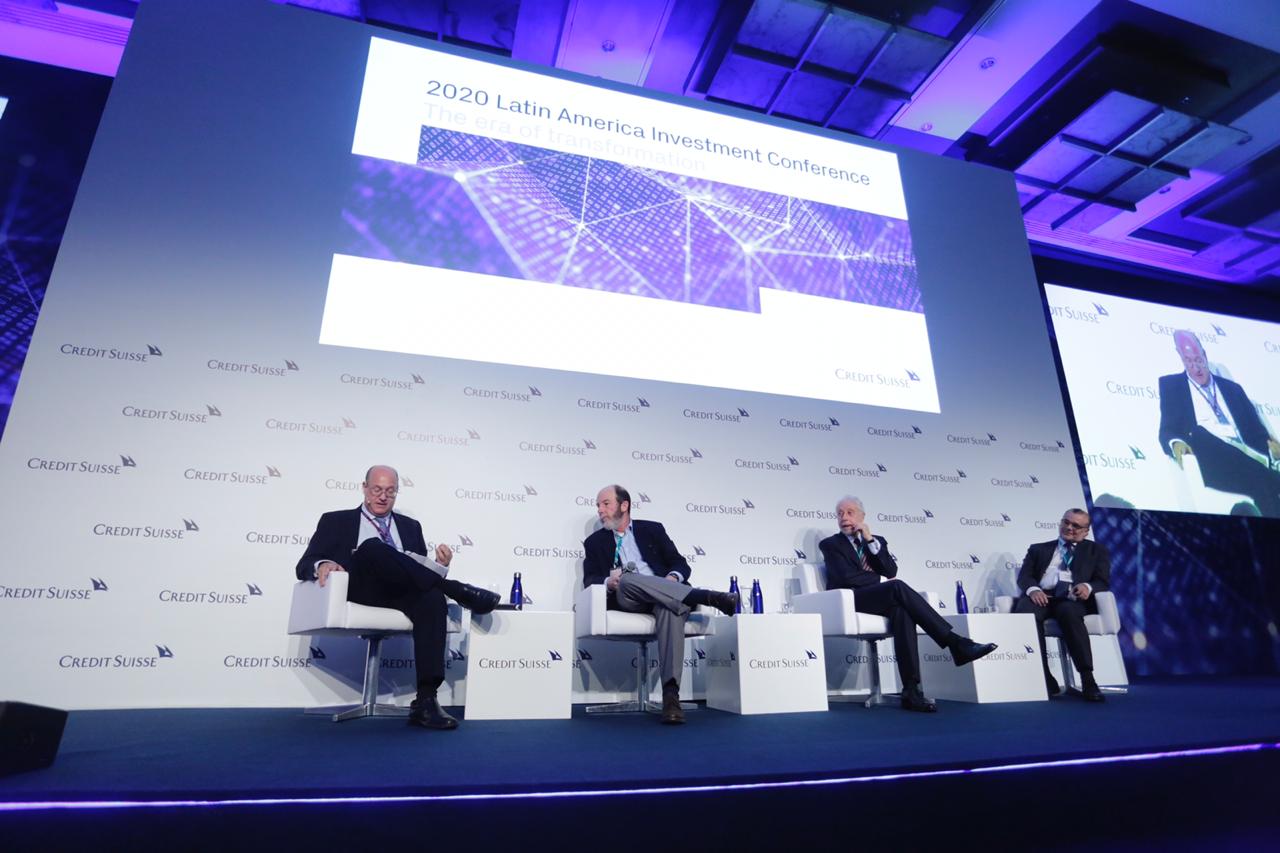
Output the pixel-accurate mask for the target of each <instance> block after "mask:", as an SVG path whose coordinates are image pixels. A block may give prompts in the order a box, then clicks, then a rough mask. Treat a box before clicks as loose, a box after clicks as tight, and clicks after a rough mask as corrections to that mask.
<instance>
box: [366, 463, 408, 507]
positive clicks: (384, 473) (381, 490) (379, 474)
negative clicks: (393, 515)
mask: <svg viewBox="0 0 1280 853" xmlns="http://www.w3.org/2000/svg"><path fill="white" fill-rule="evenodd" d="M363 489H364V506H365V509H367V510H368V511H369V512H370V513H371V514H372V515H376V516H379V517H381V516H384V515H386V514H387V513H389V512H391V508H392V507H393V506H395V505H396V495H397V494H399V492H400V475H399V474H398V473H396V469H395V468H392V467H391V466H390V465H374V466H373V467H372V468H370V469H369V470H368V471H366V472H365V473H364V483H363Z"/></svg>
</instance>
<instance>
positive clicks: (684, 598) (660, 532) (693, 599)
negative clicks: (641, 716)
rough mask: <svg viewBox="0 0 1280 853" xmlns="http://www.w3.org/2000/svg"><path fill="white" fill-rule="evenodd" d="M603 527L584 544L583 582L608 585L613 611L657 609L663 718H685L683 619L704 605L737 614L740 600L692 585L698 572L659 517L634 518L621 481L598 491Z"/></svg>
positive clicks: (674, 720)
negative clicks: (735, 611)
mask: <svg viewBox="0 0 1280 853" xmlns="http://www.w3.org/2000/svg"><path fill="white" fill-rule="evenodd" d="M596 515H597V516H599V518H600V524H601V525H602V526H601V528H600V529H599V530H597V531H596V532H595V533H592V534H591V535H590V536H588V537H587V538H586V539H585V540H584V541H583V543H582V546H583V549H584V551H585V557H584V559H583V563H582V586H583V587H584V588H585V587H588V586H591V585H592V584H604V585H605V587H606V588H607V589H608V590H609V593H608V607H609V609H610V610H626V611H630V612H632V613H652V614H653V617H654V621H655V622H656V623H657V624H656V629H657V630H656V635H657V640H658V673H659V677H660V678H661V679H662V722H663V723H666V724H679V723H683V722H684V710H683V709H681V707H680V675H681V673H682V672H683V671H684V623H685V620H686V619H687V618H688V616H689V611H690V610H691V609H692V608H694V607H697V606H699V605H702V604H705V605H709V606H711V607H715V608H717V609H719V610H720V612H722V613H724V614H725V615H726V616H732V615H733V611H734V608H735V605H736V604H737V601H738V599H737V598H736V597H735V596H733V595H731V594H729V593H727V592H716V591H715V590H709V589H698V588H696V587H692V586H690V585H689V575H691V574H692V573H693V570H692V569H691V568H689V563H688V561H687V560H685V558H684V556H683V555H682V554H681V553H680V551H679V550H678V549H677V548H676V545H675V543H674V542H672V541H671V537H670V536H668V535H667V530H666V528H665V527H663V526H662V525H661V524H659V523H658V522H656V521H639V520H633V519H632V518H631V493H630V492H628V491H627V490H626V489H624V488H623V487H622V486H619V485H611V486H605V487H604V488H603V489H601V490H600V492H599V493H598V494H597V495H596Z"/></svg>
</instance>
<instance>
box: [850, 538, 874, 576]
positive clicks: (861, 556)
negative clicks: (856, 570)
mask: <svg viewBox="0 0 1280 853" xmlns="http://www.w3.org/2000/svg"><path fill="white" fill-rule="evenodd" d="M853 550H854V551H856V552H857V553H858V565H859V566H861V567H862V570H863V571H864V572H869V571H871V563H870V562H869V561H868V560H867V548H866V546H865V545H854V546H853Z"/></svg>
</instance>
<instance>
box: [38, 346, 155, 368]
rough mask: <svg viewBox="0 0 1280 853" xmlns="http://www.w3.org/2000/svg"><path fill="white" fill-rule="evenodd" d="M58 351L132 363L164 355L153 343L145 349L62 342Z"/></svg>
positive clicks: (71, 354) (77, 355) (75, 356)
mask: <svg viewBox="0 0 1280 853" xmlns="http://www.w3.org/2000/svg"><path fill="white" fill-rule="evenodd" d="M58 352H60V353H62V354H63V355H69V356H72V357H74V358H90V359H97V360H100V361H126V362H132V363H134V364H141V363H143V362H145V361H147V360H148V359H155V358H159V357H160V356H163V355H164V353H162V352H161V351H160V347H158V346H155V345H154V344H147V345H146V349H142V348H140V347H109V346H93V345H87V344H63V345H62V346H60V347H58Z"/></svg>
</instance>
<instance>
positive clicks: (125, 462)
mask: <svg viewBox="0 0 1280 853" xmlns="http://www.w3.org/2000/svg"><path fill="white" fill-rule="evenodd" d="M119 457H120V461H119V462H118V463H117V462H116V461H115V460H113V459H75V458H62V459H51V458H49V457H47V456H32V457H30V458H29V459H27V468H28V469H30V470H32V471H43V472H45V473H48V474H96V475H100V476H107V477H118V476H119V475H121V474H123V473H124V472H125V471H127V470H128V469H130V468H137V467H138V463H137V462H136V461H134V458H133V457H132V456H129V455H128V454H125V453H121V454H120V455H119Z"/></svg>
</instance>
